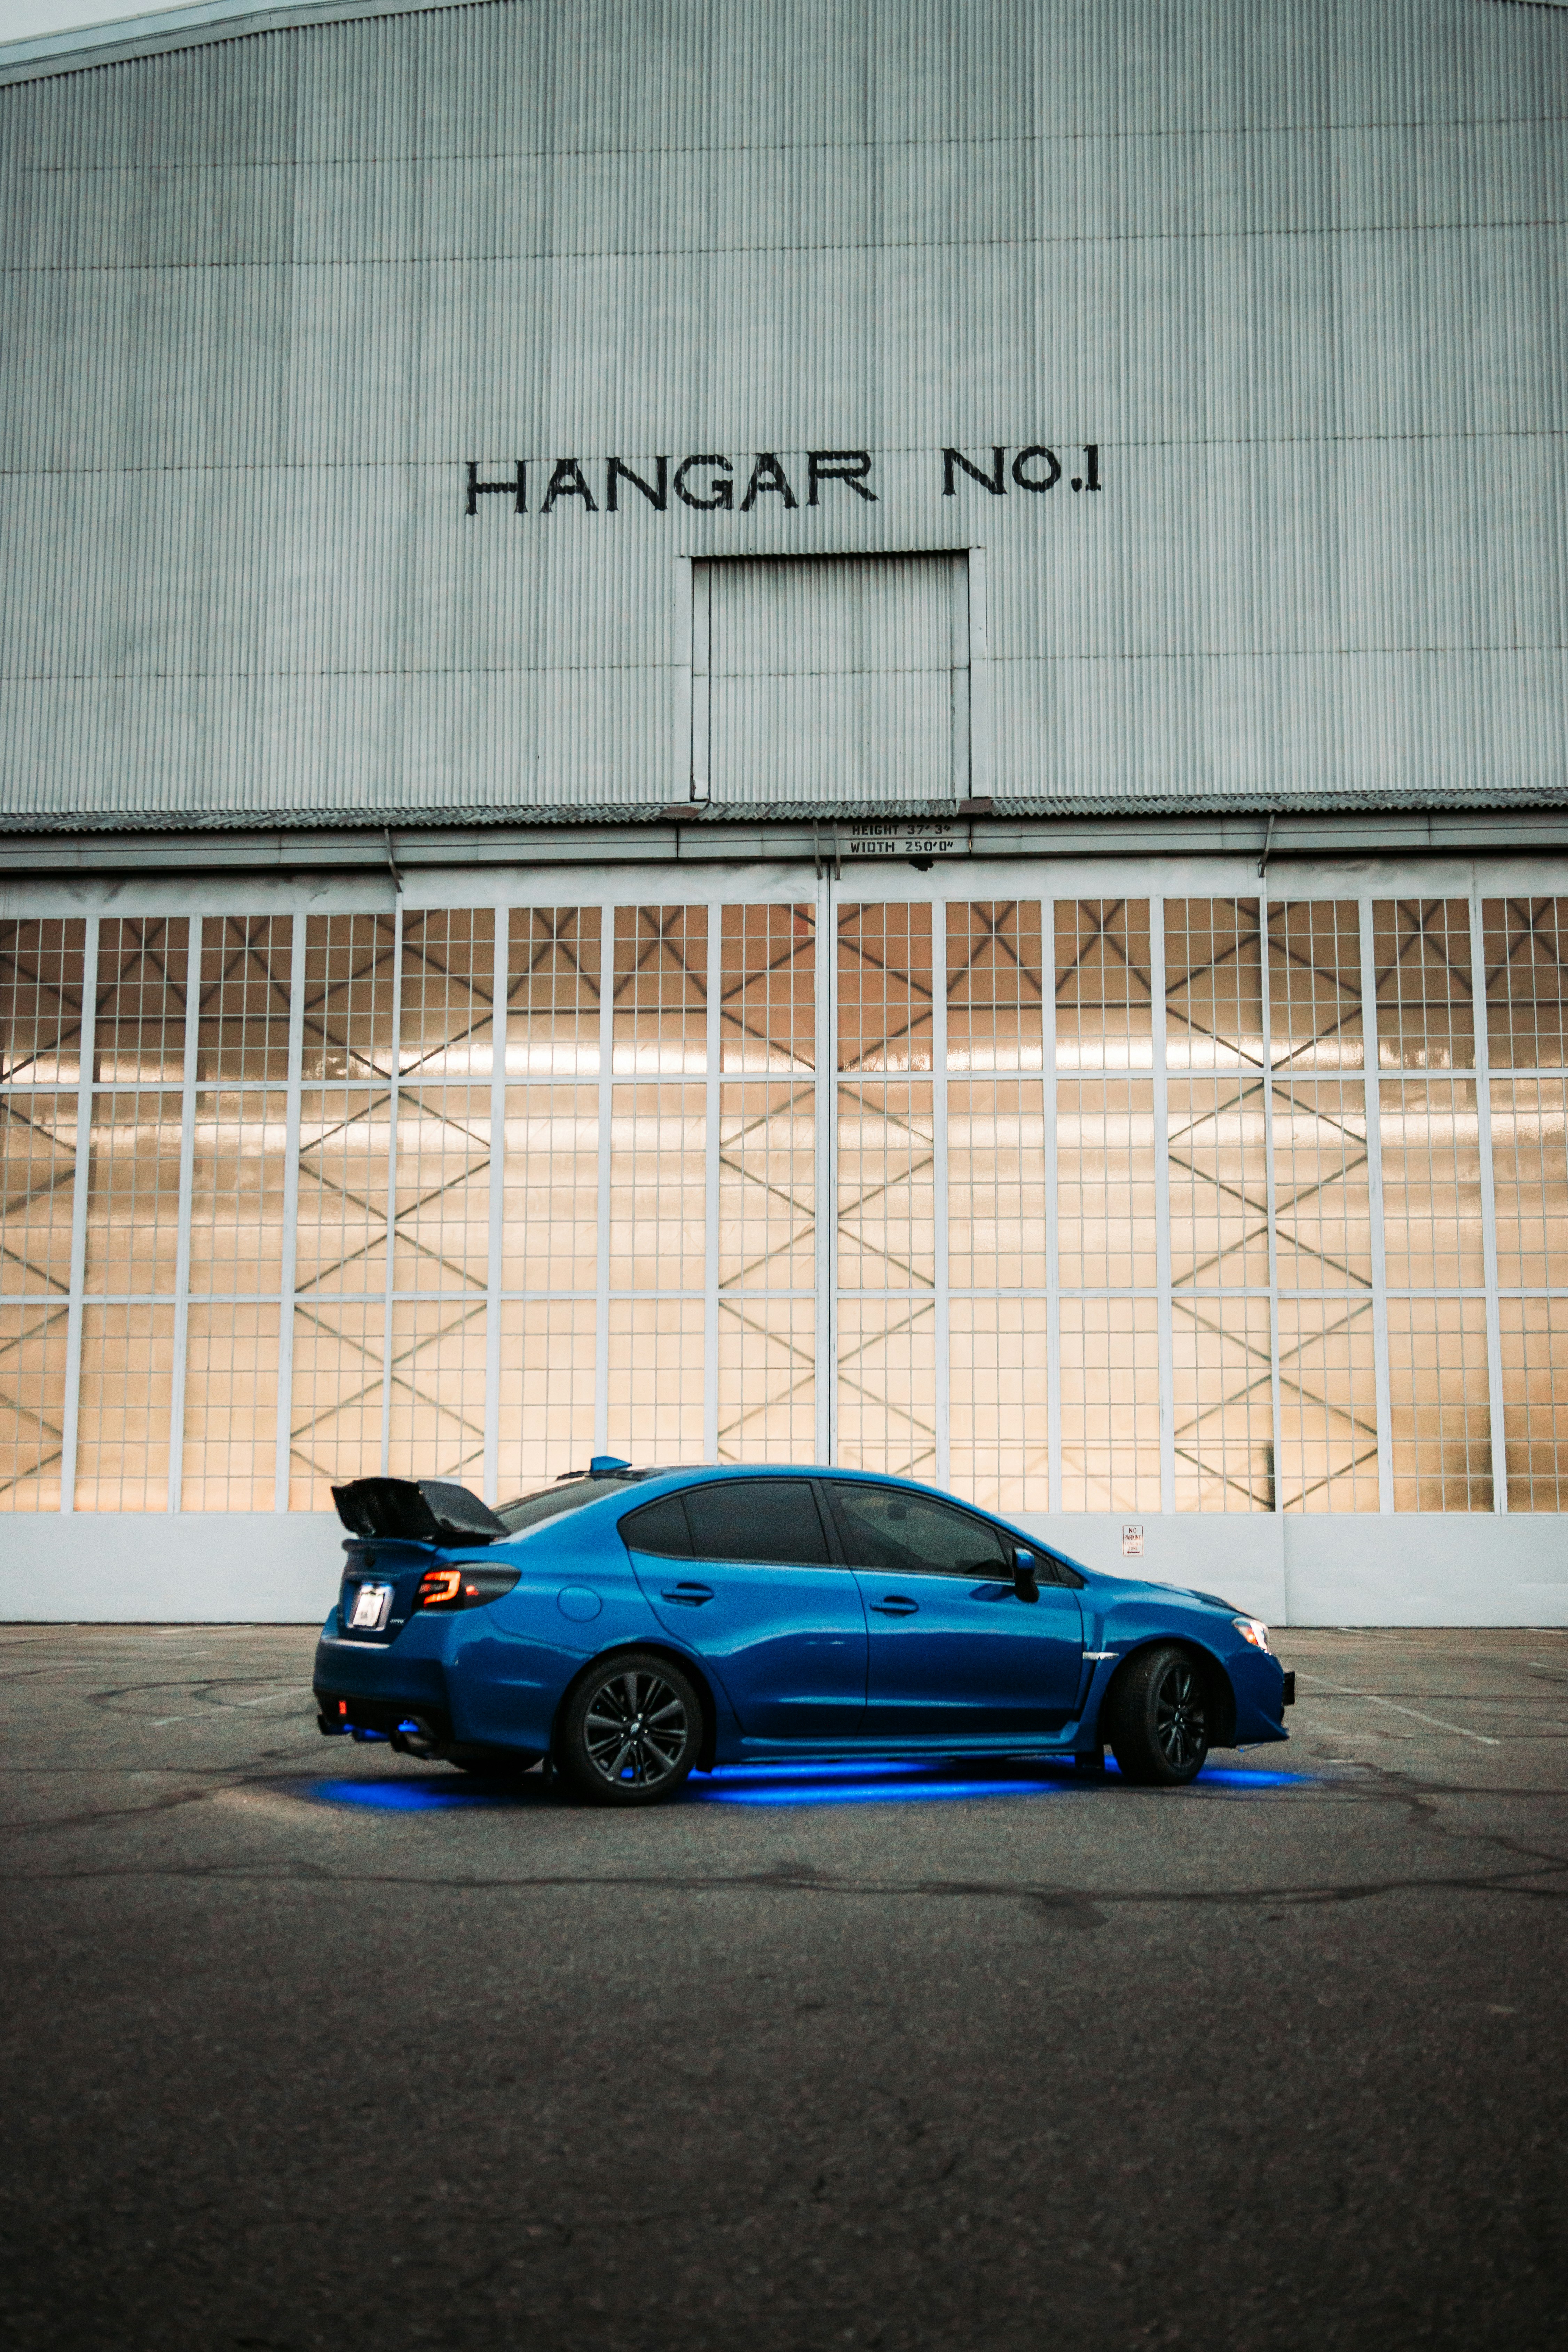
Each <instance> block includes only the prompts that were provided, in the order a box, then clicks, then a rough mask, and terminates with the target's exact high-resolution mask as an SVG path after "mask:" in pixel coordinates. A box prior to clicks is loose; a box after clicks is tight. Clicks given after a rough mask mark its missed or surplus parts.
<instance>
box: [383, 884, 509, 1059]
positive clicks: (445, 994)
mask: <svg viewBox="0 0 1568 2352" xmlns="http://www.w3.org/2000/svg"><path fill="white" fill-rule="evenodd" d="M495 969H496V967H495V916H494V914H493V912H492V911H491V909H490V908H489V907H432V908H409V909H408V911H407V912H406V913H405V916H404V918H403V1000H402V1013H401V1031H402V1034H401V1037H400V1039H399V1047H398V1066H399V1067H400V1068H401V1069H402V1070H403V1071H404V1072H405V1074H407V1075H409V1076H418V1077H421V1078H433V1077H447V1078H467V1077H488V1076H489V1068H490V1050H491V1044H492V1039H493V1035H494V1026H495Z"/></svg>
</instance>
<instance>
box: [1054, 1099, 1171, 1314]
mask: <svg viewBox="0 0 1568 2352" xmlns="http://www.w3.org/2000/svg"><path fill="white" fill-rule="evenodd" d="M1057 1208H1058V1224H1059V1247H1060V1253H1061V1282H1062V1287H1063V1289H1064V1290H1100V1289H1141V1290H1142V1289H1148V1290H1152V1288H1153V1286H1154V1281H1155V1275H1156V1268H1157V1257H1156V1244H1157V1235H1156V1223H1155V1215H1154V1093H1153V1087H1152V1083H1151V1082H1150V1080H1149V1079H1147V1078H1124V1077H1106V1078H1062V1079H1060V1080H1059V1081H1058V1087H1057Z"/></svg>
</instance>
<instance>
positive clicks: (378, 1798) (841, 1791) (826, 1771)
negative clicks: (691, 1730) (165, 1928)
mask: <svg viewBox="0 0 1568 2352" xmlns="http://www.w3.org/2000/svg"><path fill="white" fill-rule="evenodd" d="M1107 1771H1108V1778H1110V1780H1114V1779H1115V1778H1116V1767H1115V1765H1114V1763H1109V1764H1108V1768H1107ZM1314 1777H1315V1776H1314V1775H1313V1774H1311V1773H1310V1772H1267V1771H1258V1770H1249V1769H1247V1767H1246V1766H1245V1765H1229V1764H1210V1765H1205V1768H1204V1769H1203V1771H1202V1772H1200V1773H1199V1775H1198V1778H1197V1780H1196V1781H1195V1782H1194V1784H1193V1785H1194V1787H1195V1788H1197V1789H1199V1790H1205V1789H1206V1790H1214V1791H1215V1793H1216V1794H1217V1793H1221V1792H1223V1793H1225V1794H1226V1795H1229V1794H1232V1793H1234V1794H1236V1795H1237V1796H1254V1795H1262V1794H1264V1793H1265V1792H1267V1791H1268V1790H1271V1789H1294V1788H1301V1787H1305V1786H1307V1785H1308V1784H1309V1783H1310V1781H1311V1780H1313V1779H1314ZM1105 1785H1106V1783H1105V1781H1103V1780H1099V1778H1098V1776H1096V1775H1094V1774H1090V1773H1084V1772H1079V1771H1075V1770H1074V1769H1073V1768H1072V1766H1071V1765H1070V1764H1068V1763H1067V1762H1065V1761H1064V1762H1063V1763H1061V1764H1056V1765H1053V1764H1047V1763H1016V1764H1015V1763H1012V1762H1011V1761H1001V1760H1000V1759H999V1760H998V1762H997V1763H996V1764H994V1766H992V1767H991V1768H990V1769H988V1770H984V1772H983V1773H982V1772H978V1771H977V1770H976V1766H975V1759H973V1758H969V1759H965V1760H963V1761H961V1762H955V1761H953V1760H951V1759H949V1760H947V1761H943V1762H927V1761H925V1760H924V1759H921V1758H919V1757H903V1756H899V1757H868V1758H866V1759H864V1760H862V1759H858V1758H839V1759H834V1760H833V1761H831V1762H825V1763H821V1764H810V1763H801V1764H791V1763H779V1764H723V1765H721V1766H720V1767H719V1769H717V1770H716V1771H714V1772H711V1773H705V1774H700V1775H699V1776H697V1777H696V1778H695V1779H693V1780H689V1781H688V1783H687V1785H686V1789H685V1791H684V1797H685V1801H695V1802H696V1803H698V1804H710V1805H714V1804H717V1805H773V1806H785V1805H889V1804H899V1803H906V1804H907V1803H910V1802H916V1803H923V1804H943V1803H952V1801H954V1800H963V1801H967V1802H969V1803H972V1804H973V1803H975V1802H977V1801H978V1802H987V1801H990V1800H991V1799H993V1798H996V1797H1062V1796H1089V1795H1092V1794H1093V1793H1094V1791H1095V1790H1096V1789H1097V1788H1098V1789H1099V1790H1100V1791H1101V1792H1103V1790H1104V1788H1105ZM305 1793H306V1794H307V1795H308V1796H310V1797H311V1798H313V1799H314V1800H315V1801H316V1802H317V1803H319V1804H326V1805H362V1806H364V1807H367V1808H368V1809H369V1810H370V1811H373V1812H386V1813H430V1812H472V1811H482V1810H484V1809H486V1808H494V1807H496V1806H498V1805H510V1806H514V1807H515V1806H519V1805H527V1804H538V1803H539V1802H541V1801H542V1800H543V1799H544V1797H545V1790H544V1788H543V1785H542V1782H539V1781H537V1780H536V1781H532V1782H531V1783H529V1784H528V1786H527V1787H526V1788H524V1789H517V1790H513V1789H510V1788H494V1787H492V1788H485V1787H483V1786H482V1785H481V1786H476V1785H475V1784H474V1783H473V1782H472V1781H469V1782H468V1783H463V1782H460V1781H456V1780H447V1779H446V1778H445V1777H442V1778H440V1779H437V1778H435V1777H432V1778H430V1779H418V1780H415V1779H412V1778H404V1777H403V1776H402V1775H399V1776H398V1777H397V1778H396V1779H387V1780H370V1779H368V1778H367V1779H365V1780H311V1781H309V1782H307V1783H306V1784H305Z"/></svg>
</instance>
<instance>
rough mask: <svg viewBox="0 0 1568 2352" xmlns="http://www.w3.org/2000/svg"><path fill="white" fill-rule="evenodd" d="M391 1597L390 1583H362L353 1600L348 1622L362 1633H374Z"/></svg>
mask: <svg viewBox="0 0 1568 2352" xmlns="http://www.w3.org/2000/svg"><path fill="white" fill-rule="evenodd" d="M391 1599H392V1587H391V1585H390V1584H362V1585H361V1586H360V1589H359V1591H358V1594H357V1595H356V1597H355V1600H354V1605H353V1615H352V1616H351V1617H350V1619H349V1623H350V1624H351V1625H353V1626H354V1627H356V1628H357V1629H358V1630H359V1631H360V1632H362V1633H375V1632H376V1631H377V1630H378V1629H379V1627H380V1625H381V1622H382V1620H383V1619H384V1617H385V1615H386V1612H387V1606H388V1604H389V1602H390V1601H391Z"/></svg>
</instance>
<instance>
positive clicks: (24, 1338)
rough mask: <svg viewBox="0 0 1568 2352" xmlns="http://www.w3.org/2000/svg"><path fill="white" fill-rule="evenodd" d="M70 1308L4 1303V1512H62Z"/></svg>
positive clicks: (0, 1388)
mask: <svg viewBox="0 0 1568 2352" xmlns="http://www.w3.org/2000/svg"><path fill="white" fill-rule="evenodd" d="M68 1328H69V1325H68V1314H67V1310H66V1308H65V1307H64V1306H63V1305H62V1306H58V1307H51V1306H44V1305H41V1304H40V1305H33V1304H32V1303H31V1302H29V1303H28V1304H27V1305H26V1306H21V1305H15V1304H7V1305H6V1306H4V1307H0V1511H58V1509H59V1507H60V1452H61V1446H62V1444H63V1436H62V1433H63V1430H64V1426H65V1399H66V1342H67V1335H68Z"/></svg>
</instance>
